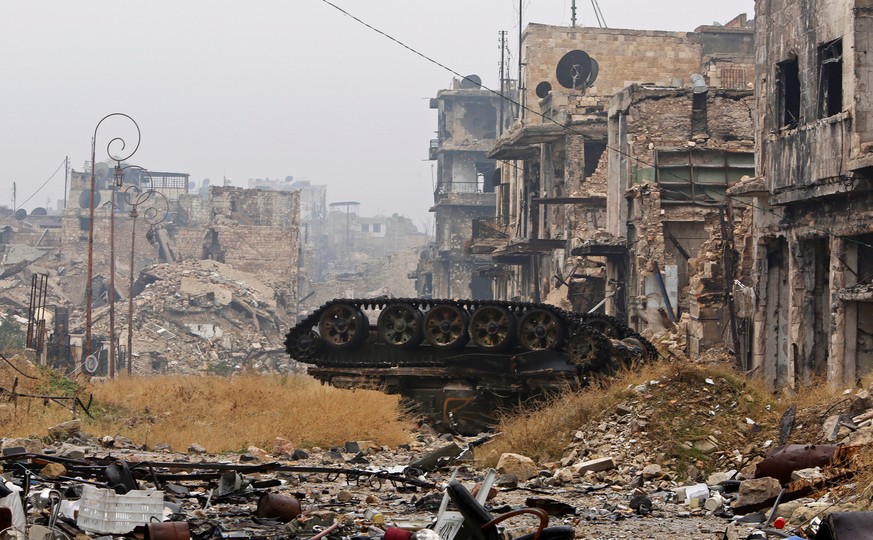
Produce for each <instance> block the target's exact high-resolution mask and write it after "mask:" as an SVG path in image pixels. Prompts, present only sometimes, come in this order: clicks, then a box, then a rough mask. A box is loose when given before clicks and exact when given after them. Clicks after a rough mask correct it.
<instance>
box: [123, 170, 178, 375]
mask: <svg viewBox="0 0 873 540" xmlns="http://www.w3.org/2000/svg"><path fill="white" fill-rule="evenodd" d="M128 167H135V168H137V169H139V170H141V171H142V172H143V173H145V174H146V176H148V177H149V187H150V189H148V190H147V191H142V190H141V188H140V187H139V186H137V185H130V186H128V187H127V188H126V189H125V190H124V199H125V201H126V202H127V204H128V205H130V217H131V218H132V219H133V221H132V222H131V226H130V278H129V281H128V287H127V375H128V376H131V375H132V374H133V275H134V266H135V257H134V255H135V253H136V219H137V217H139V207H140V206H141V205H143V204H146V203H147V202H149V201H150V200H154V203H157V204H162V205H163V206H164V207H165V208H164V210H163V212H162V211H161V210H159V209H158V208H157V207H156V206H155V205H154V203H152V204H151V206H148V208H146V209H145V211H144V212H143V219H144V220H145V222H146V223H148V224H149V225H150V226H151V227H154V226H155V225H157V224H158V223H160V222H162V221H164V219H166V217H167V214H168V213H169V211H170V204H169V202H168V201H167V198H166V197H165V196H164V194H163V193H161V192H160V191H156V190H155V189H154V183H153V182H152V179H151V178H152V177H151V175H150V174H149V172H148V171H147V170H145V169H143V168H142V167H137V166H136V165H130V166H128Z"/></svg>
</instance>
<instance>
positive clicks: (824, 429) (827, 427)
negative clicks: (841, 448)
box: [820, 414, 840, 441]
mask: <svg viewBox="0 0 873 540" xmlns="http://www.w3.org/2000/svg"><path fill="white" fill-rule="evenodd" d="M839 426H840V415H838V414H835V415H833V416H828V417H827V418H826V419H825V421H824V422H823V423H822V425H821V435H820V438H821V439H822V440H825V441H835V440H837V434H838V433H839V429H840V428H839Z"/></svg>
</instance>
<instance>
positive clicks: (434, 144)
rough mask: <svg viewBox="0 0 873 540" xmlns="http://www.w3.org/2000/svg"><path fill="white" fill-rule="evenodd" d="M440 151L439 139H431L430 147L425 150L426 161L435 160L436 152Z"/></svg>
mask: <svg viewBox="0 0 873 540" xmlns="http://www.w3.org/2000/svg"><path fill="white" fill-rule="evenodd" d="M439 149H440V140H439V139H431V140H430V147H429V148H428V150H427V159H429V160H434V159H436V158H437V152H439Z"/></svg>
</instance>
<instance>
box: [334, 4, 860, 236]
mask: <svg viewBox="0 0 873 540" xmlns="http://www.w3.org/2000/svg"><path fill="white" fill-rule="evenodd" d="M320 1H321V2H322V3H324V4H327V5H329V6H330V7H332V8H334V9H336V10H337V11H339V12H340V13H342V14H343V15H345V16H347V17H349V18H351V19H353V20H354V21H356V22H358V23H359V24H361V25H363V26H365V27H367V28H369V29H370V30H372V31H374V32H376V33H377V34H379V35H381V36H384V37H385V38H387V39H389V40H391V41H393V42H394V43H396V44H398V45H400V46H401V47H403V48H404V49H406V50H408V51H409V52H411V53H413V54H415V55H416V56H419V57H421V58H423V59H424V60H426V61H428V62H430V63H432V64H434V65H435V66H438V67H440V68H442V69H444V70H445V71H448V72H449V73H451V74H452V75H455V76H456V77H458V78H460V79H461V80H466V81H469V82H473V83H476V84H479V85H480V86H481V88H482V89H483V90H486V91H488V92H490V93H491V94H494V95H495V96H498V97H500V98H501V99H505V100H506V101H508V102H509V103H511V104H513V105H516V106H518V107H519V109H520V110H523V111H528V112H531V113H533V114H534V115H536V116H538V117H540V118H541V119H542V120H543V121H545V122H550V123H553V124H555V125H557V126H559V127H560V128H561V129H562V130H566V131H569V132H570V133H573V134H574V135H579V136H580V137H582V138H583V139H586V140H588V141H589V142H591V143H593V144H597V145H600V146H603V148H604V149H605V150H612V151H614V152H616V153H618V154H619V155H622V156H624V157H626V158H628V159H631V160H633V161H635V162H637V163H640V164H642V165H646V166H649V167H653V168H655V169H657V165H655V164H653V163H649V162H647V161H645V160H644V159H642V158H640V157H637V156H635V155H633V154H630V153H628V152H625V151H623V150H622V149H621V148H616V147H612V146H609V144H608V143H604V142H602V141H598V140H596V139H594V138H593V137H591V136H590V135H587V134H585V133H582V132H580V131H577V130H575V129H573V126H567V125H564V124H562V123H560V122H558V121H557V120H555V119H554V118H551V117H549V116H546V115H545V114H543V113H542V112H540V111H536V110H534V109H532V108H530V107H528V106H527V105H524V104H522V102H520V101H518V100H515V99H513V98H511V97H509V96H506V95H504V94H502V93H500V92H498V91H496V90H493V89H491V88H489V87H487V86H485V85H484V84H481V83H479V82H478V81H472V80H471V79H470V78H469V77H467V76H465V75H461V74H460V73H459V72H457V71H455V70H454V69H452V68H450V67H448V66H447V65H445V64H443V63H442V62H439V61H438V60H435V59H434V58H431V57H430V56H428V55H426V54H424V53H422V52H420V51H418V50H417V49H415V48H413V47H412V46H410V45H407V44H406V43H404V42H402V41H400V40H399V39H397V38H395V37H394V36H392V35H390V34H388V33H386V32H384V31H382V30H380V29H378V28H376V27H375V26H373V25H371V24H369V23H367V22H365V21H363V20H361V19H360V18H359V17H357V16H355V15H352V14H351V13H349V12H348V11H346V10H345V9H343V8H341V7H340V6H338V5H336V4H335V3H333V2H331V1H330V0H320ZM598 8H599V5H598ZM520 54H521V51H519V55H520ZM520 76H521V74H520V73H519V77H520ZM520 84H521V81H519V86H520ZM513 167H514V168H516V169H518V168H519V167H518V166H517V165H513ZM662 172H663V173H664V174H667V175H669V176H672V177H674V178H676V179H678V180H680V181H682V182H688V183H689V184H690V183H691V180H690V179H685V178H682V177H681V176H679V175H677V174H676V173H674V172H672V171H670V170H664V171H662ZM703 189H704V190H705V189H707V188H703ZM732 198H733V197H732ZM737 203H738V204H740V205H743V206H749V207H751V208H755V209H758V210H761V211H763V212H767V213H770V214H773V215H774V216H777V217H779V218H780V219H783V220H787V221H788V222H789V223H793V224H801V225H806V226H808V227H810V229H811V230H814V231H816V232H820V233H822V234H823V235H825V236H827V237H830V238H841V239H843V240H846V241H848V242H853V243H856V244H858V245H861V246H864V247H867V248H871V249H873V245H870V244H867V243H865V242H861V241H860V240H856V239H854V238H852V237H849V236H842V235H838V234H834V233H831V232H830V231H827V230H824V229H819V228H816V227H813V226H811V225H809V224H808V223H806V222H805V221H801V220H799V219H790V218H787V217H785V216H784V215H782V214H779V213H777V212H775V211H773V210H772V209H770V208H764V207H762V206H758V205H755V204H754V203H749V202H743V201H737Z"/></svg>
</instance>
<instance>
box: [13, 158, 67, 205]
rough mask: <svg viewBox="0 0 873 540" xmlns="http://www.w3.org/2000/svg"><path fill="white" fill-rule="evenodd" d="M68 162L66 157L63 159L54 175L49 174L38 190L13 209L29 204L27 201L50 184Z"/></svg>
mask: <svg viewBox="0 0 873 540" xmlns="http://www.w3.org/2000/svg"><path fill="white" fill-rule="evenodd" d="M66 164H67V160H66V159H64V160H63V161H61V164H60V165H58V168H57V169H55V172H53V173H52V175H51V176H49V177H48V179H47V180H46V181H45V182H43V183H42V185H41V186H39V187H38V188H37V190H36V191H34V192H33V194H32V195H31V196H30V197H28V198H26V199H24V201H22V202H21V204H19V205H17V206H16V207H15V208H13V211H15V210H18V209H19V208H21V207H22V206H24V205H25V204H27V201H29V200H30V199H32V198H34V197H36V195H37V194H38V193H39V192H40V191H42V188H44V187H45V185H46V184H48V183H49V182H50V181H51V179H52V178H54V177H55V175H56V174H58V171H59V170H61V167H63V166H64V165H66Z"/></svg>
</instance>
